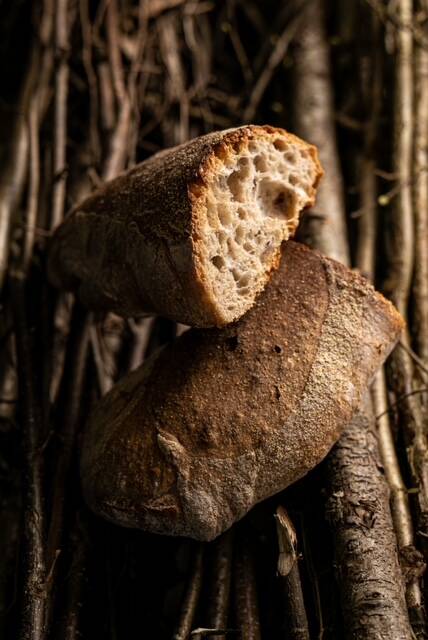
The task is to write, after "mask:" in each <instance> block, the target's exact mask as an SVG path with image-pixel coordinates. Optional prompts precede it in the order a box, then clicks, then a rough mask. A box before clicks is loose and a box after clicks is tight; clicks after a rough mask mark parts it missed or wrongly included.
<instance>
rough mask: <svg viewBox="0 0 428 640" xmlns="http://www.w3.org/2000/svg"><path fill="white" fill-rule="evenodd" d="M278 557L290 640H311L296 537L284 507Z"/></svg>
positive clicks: (278, 522) (278, 515)
mask: <svg viewBox="0 0 428 640" xmlns="http://www.w3.org/2000/svg"><path fill="white" fill-rule="evenodd" d="M276 525H277V533H278V545H279V557H278V574H279V576H280V579H281V582H282V587H283V592H284V596H285V617H286V632H287V638H290V640H309V637H310V636H309V626H308V618H307V615H306V609H305V601H304V599H303V590H302V584H301V581H300V572H299V564H298V554H297V536H296V531H295V529H294V526H293V523H292V522H291V520H290V517H289V515H288V513H287V512H286V510H285V509H284V507H282V506H279V507H278V508H277V510H276Z"/></svg>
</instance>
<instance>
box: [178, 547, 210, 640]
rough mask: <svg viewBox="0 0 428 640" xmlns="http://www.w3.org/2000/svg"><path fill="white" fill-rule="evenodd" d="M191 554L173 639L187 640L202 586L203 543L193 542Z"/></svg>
mask: <svg viewBox="0 0 428 640" xmlns="http://www.w3.org/2000/svg"><path fill="white" fill-rule="evenodd" d="M193 554H194V555H193V560H192V565H193V566H192V568H191V573H190V577H189V584H188V586H187V589H186V593H185V595H184V600H183V604H182V607H181V612H180V619H179V621H178V624H177V628H176V630H175V631H174V635H173V640H187V638H188V637H189V634H190V631H191V629H192V624H193V620H194V617H195V611H196V607H197V606H198V600H199V595H200V592H201V587H202V575H203V558H204V545H203V544H202V543H197V544H195V543H194V545H193Z"/></svg>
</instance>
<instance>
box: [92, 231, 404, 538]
mask: <svg viewBox="0 0 428 640" xmlns="http://www.w3.org/2000/svg"><path fill="white" fill-rule="evenodd" d="M402 327H403V321H402V319H401V317H400V315H399V314H398V312H397V311H396V310H395V308H394V307H393V306H392V304H391V303H390V302H388V301H387V300H385V299H384V298H383V297H382V296H381V295H380V294H379V293H377V292H376V291H375V290H374V289H373V287H372V286H371V285H370V284H369V283H368V282H367V281H366V280H365V279H364V278H362V277H361V276H360V275H358V274H357V273H354V272H352V271H350V270H349V269H347V268H346V267H344V266H342V265H341V264H339V263H337V262H334V261H332V260H330V259H328V258H325V257H323V256H322V255H321V254H320V253H318V252H316V251H312V250H310V249H308V248H306V247H304V246H303V245H300V244H297V243H294V242H291V241H290V242H287V243H286V244H285V246H284V248H283V259H282V261H281V265H280V267H279V270H278V271H277V272H276V273H275V274H274V275H273V277H272V279H271V281H270V283H269V285H268V286H267V287H266V289H265V291H264V292H263V293H262V294H261V296H260V297H259V299H258V301H257V304H256V305H255V306H254V307H253V309H251V310H250V311H249V312H248V313H247V314H246V315H245V316H244V317H243V318H242V319H241V320H240V321H239V322H237V323H234V324H231V325H229V326H228V327H226V328H225V329H223V330H219V329H204V330H197V329H192V330H190V331H188V332H187V333H185V334H183V335H182V336H181V337H180V338H179V339H177V340H176V341H175V342H174V343H173V344H171V345H170V346H167V347H165V348H163V349H162V350H160V351H159V352H158V353H157V354H155V355H154V356H153V357H151V358H150V359H149V360H147V361H146V363H144V364H143V365H142V366H141V367H140V368H139V369H137V370H136V371H134V372H132V373H130V374H129V375H128V376H126V377H125V378H124V379H123V380H122V381H121V382H119V384H117V385H116V386H115V387H114V388H113V389H112V390H111V391H110V393H108V394H107V395H106V396H105V397H104V398H103V399H102V400H101V401H100V403H99V405H98V407H97V408H96V409H95V411H94V413H93V415H92V417H91V418H90V421H89V424H88V428H87V432H86V436H85V438H84V444H83V452H82V461H81V471H82V479H83V487H84V493H85V496H86V499H87V501H88V503H89V504H90V506H91V507H92V508H93V509H94V510H95V511H96V512H98V513H100V514H102V515H104V516H105V517H106V518H108V519H110V520H113V521H115V522H118V523H121V524H123V525H125V526H130V527H140V528H142V529H146V530H149V531H153V532H157V533H163V534H170V535H186V536H191V537H193V538H197V539H200V540H210V539H212V538H215V537H216V536H217V535H219V534H220V533H221V532H222V531H224V530H225V529H227V528H228V527H230V526H231V524H232V523H233V522H234V521H235V520H238V519H239V518H241V517H242V516H243V515H244V514H245V513H246V512H247V511H248V510H249V509H250V508H251V507H252V506H253V505H254V504H255V503H257V502H259V501H260V500H263V499H264V498H267V497H268V496H270V495H272V494H274V493H276V492H278V491H280V490H282V489H284V488H285V487H287V485H289V484H290V483H292V482H294V481H295V480H297V479H298V478H300V477H301V476H303V475H304V474H305V473H307V472H308V471H309V470H310V469H311V468H312V467H314V466H315V465H316V464H317V463H318V462H320V461H321V460H322V459H323V458H324V456H325V455H326V454H327V453H328V451H329V449H330V448H331V446H332V445H333V443H334V442H335V441H336V439H337V438H338V437H339V435H340V431H341V429H342V427H343V425H346V424H347V423H348V422H349V421H350V418H351V416H352V414H353V412H354V410H355V409H357V407H358V405H359V404H360V401H361V397H362V394H363V392H364V390H365V389H366V388H367V385H368V383H369V382H370V380H371V378H372V376H373V374H374V373H375V371H376V369H377V368H378V367H379V366H380V365H381V364H382V362H383V361H384V360H385V358H386V357H387V355H388V353H389V352H390V350H391V348H392V347H393V345H394V344H395V342H396V341H397V339H398V336H399V334H400V331H401V329H402Z"/></svg>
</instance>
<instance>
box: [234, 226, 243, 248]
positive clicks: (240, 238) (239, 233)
mask: <svg viewBox="0 0 428 640" xmlns="http://www.w3.org/2000/svg"><path fill="white" fill-rule="evenodd" d="M235 237H236V241H237V242H239V244H241V242H242V241H243V239H244V237H245V230H244V227H243V226H242V225H241V224H240V225H239V227H237V228H236V232H235Z"/></svg>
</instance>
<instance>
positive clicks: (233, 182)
mask: <svg viewBox="0 0 428 640" xmlns="http://www.w3.org/2000/svg"><path fill="white" fill-rule="evenodd" d="M248 175H249V164H248V159H247V158H241V160H240V161H239V163H238V169H237V170H236V171H233V172H232V173H231V174H230V176H229V177H228V179H227V184H228V187H229V189H230V192H231V194H232V196H233V198H234V199H235V200H237V201H238V202H242V201H243V200H245V189H244V181H245V179H246V178H248Z"/></svg>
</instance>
